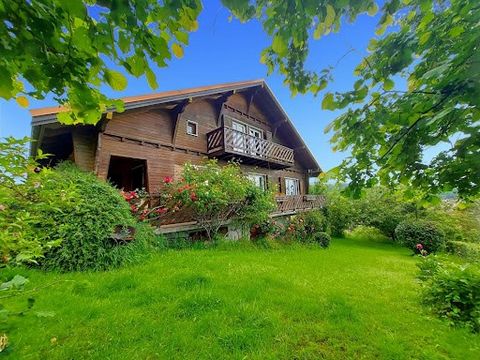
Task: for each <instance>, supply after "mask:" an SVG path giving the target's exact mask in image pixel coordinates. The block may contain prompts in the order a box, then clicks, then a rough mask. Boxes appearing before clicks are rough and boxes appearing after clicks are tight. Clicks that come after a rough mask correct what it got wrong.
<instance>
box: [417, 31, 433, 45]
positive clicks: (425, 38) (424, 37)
mask: <svg viewBox="0 0 480 360" xmlns="http://www.w3.org/2000/svg"><path fill="white" fill-rule="evenodd" d="M430 35H432V33H431V32H430V31H427V32H424V33H423V34H422V36H420V38H419V39H418V44H419V45H423V44H425V43H426V42H427V41H428V39H430Z"/></svg>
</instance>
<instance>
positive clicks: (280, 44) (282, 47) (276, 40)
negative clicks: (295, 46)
mask: <svg viewBox="0 0 480 360" xmlns="http://www.w3.org/2000/svg"><path fill="white" fill-rule="evenodd" d="M272 49H273V51H275V52H276V53H277V54H278V55H280V56H285V55H287V53H288V45H287V43H286V42H285V39H284V38H283V36H282V35H280V34H279V33H277V34H275V36H274V37H273V42H272Z"/></svg>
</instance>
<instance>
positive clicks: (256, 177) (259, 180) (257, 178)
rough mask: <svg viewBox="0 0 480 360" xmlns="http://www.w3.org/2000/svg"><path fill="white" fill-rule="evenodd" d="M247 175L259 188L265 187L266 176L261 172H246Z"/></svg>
mask: <svg viewBox="0 0 480 360" xmlns="http://www.w3.org/2000/svg"><path fill="white" fill-rule="evenodd" d="M247 177H248V178H249V179H250V180H251V181H252V182H253V183H254V184H255V185H256V186H257V187H258V188H260V189H263V190H265V189H266V188H267V178H266V176H265V175H262V174H248V175H247Z"/></svg>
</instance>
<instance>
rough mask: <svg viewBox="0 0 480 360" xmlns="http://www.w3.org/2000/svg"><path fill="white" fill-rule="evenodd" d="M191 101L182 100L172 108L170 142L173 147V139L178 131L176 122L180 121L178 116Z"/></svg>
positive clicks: (174, 139)
mask: <svg viewBox="0 0 480 360" xmlns="http://www.w3.org/2000/svg"><path fill="white" fill-rule="evenodd" d="M189 103H191V100H190V99H188V100H183V101H182V102H181V103H179V104H178V105H177V106H175V107H174V108H173V110H172V117H173V131H172V144H173V146H174V147H175V141H176V138H177V131H178V123H179V121H180V116H182V114H183V112H184V111H185V108H186V107H187V105H188V104H189Z"/></svg>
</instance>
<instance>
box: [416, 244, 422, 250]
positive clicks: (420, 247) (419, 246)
mask: <svg viewBox="0 0 480 360" xmlns="http://www.w3.org/2000/svg"><path fill="white" fill-rule="evenodd" d="M415 247H416V248H417V250H422V249H423V245H422V244H417V245H415Z"/></svg>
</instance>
